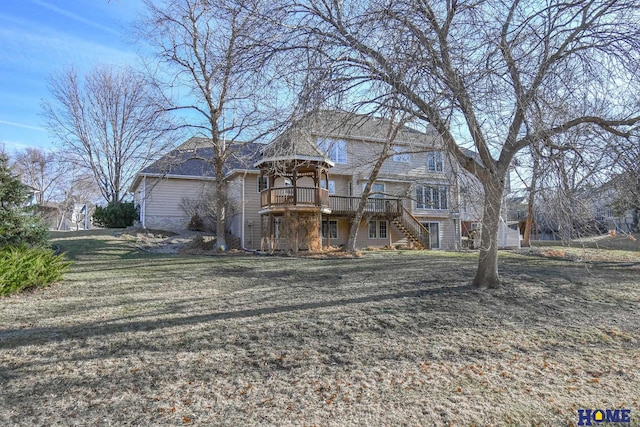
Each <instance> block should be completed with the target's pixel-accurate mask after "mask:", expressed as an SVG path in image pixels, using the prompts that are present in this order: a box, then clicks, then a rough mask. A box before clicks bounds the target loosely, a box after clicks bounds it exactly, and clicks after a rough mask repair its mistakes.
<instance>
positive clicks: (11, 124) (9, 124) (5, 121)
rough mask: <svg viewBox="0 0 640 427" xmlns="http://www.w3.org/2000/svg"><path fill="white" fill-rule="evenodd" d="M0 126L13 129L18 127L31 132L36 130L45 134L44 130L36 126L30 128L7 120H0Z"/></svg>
mask: <svg viewBox="0 0 640 427" xmlns="http://www.w3.org/2000/svg"><path fill="white" fill-rule="evenodd" d="M0 125H6V126H13V127H18V128H22V129H31V130H38V131H41V132H46V130H45V129H43V128H41V127H38V126H31V125H25V124H22V123H16V122H10V121H7V120H0Z"/></svg>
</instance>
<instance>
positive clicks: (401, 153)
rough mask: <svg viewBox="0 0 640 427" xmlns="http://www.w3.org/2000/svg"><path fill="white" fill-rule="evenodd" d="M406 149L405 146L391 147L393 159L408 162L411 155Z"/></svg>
mask: <svg viewBox="0 0 640 427" xmlns="http://www.w3.org/2000/svg"><path fill="white" fill-rule="evenodd" d="M407 151H408V150H407V148H406V147H393V161H394V162H404V163H409V162H410V161H411V155H410V154H409V153H408V152H407Z"/></svg>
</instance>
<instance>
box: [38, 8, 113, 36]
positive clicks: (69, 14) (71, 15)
mask: <svg viewBox="0 0 640 427" xmlns="http://www.w3.org/2000/svg"><path fill="white" fill-rule="evenodd" d="M31 2H32V3H34V4H37V5H38V6H40V7H44V8H45V9H49V10H51V11H53V12H56V13H58V14H60V15H62V16H66V17H67V18H71V19H73V20H74V21H77V22H81V23H83V24H86V25H89V26H92V27H94V28H97V29H99V30H102V31H106V32H108V33H111V34H115V35H120V32H119V31H117V30H115V29H113V28H111V27H107V26H106V25H102V24H100V23H99V22H95V21H92V20H90V19H87V18H84V17H82V16H80V15H77V14H75V13H73V12H69V11H68V10H64V9H61V8H59V7H57V6H54V5H52V4H50V3H47V2H45V1H41V0H31Z"/></svg>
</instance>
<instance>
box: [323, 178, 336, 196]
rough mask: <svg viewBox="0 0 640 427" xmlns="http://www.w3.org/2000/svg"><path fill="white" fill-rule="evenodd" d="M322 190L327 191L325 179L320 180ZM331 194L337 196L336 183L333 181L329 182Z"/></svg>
mask: <svg viewBox="0 0 640 427" xmlns="http://www.w3.org/2000/svg"><path fill="white" fill-rule="evenodd" d="M320 188H324V189H325V190H326V189H327V183H326V181H325V180H324V179H322V180H320ZM329 194H336V182H335V181H334V180H332V179H330V180H329Z"/></svg>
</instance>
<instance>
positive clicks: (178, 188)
mask: <svg viewBox="0 0 640 427" xmlns="http://www.w3.org/2000/svg"><path fill="white" fill-rule="evenodd" d="M213 184H214V183H213V182H212V181H203V180H195V179H181V178H150V177H147V178H146V189H145V193H146V194H145V203H144V207H145V212H144V219H145V226H146V228H151V229H159V230H169V231H181V230H185V229H186V228H187V225H188V224H189V221H190V219H191V215H190V214H188V213H187V212H186V211H185V210H184V209H183V207H182V202H183V201H184V200H197V199H199V198H202V197H205V195H206V194H207V192H209V191H211V190H212V188H213ZM138 197H140V196H138Z"/></svg>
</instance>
